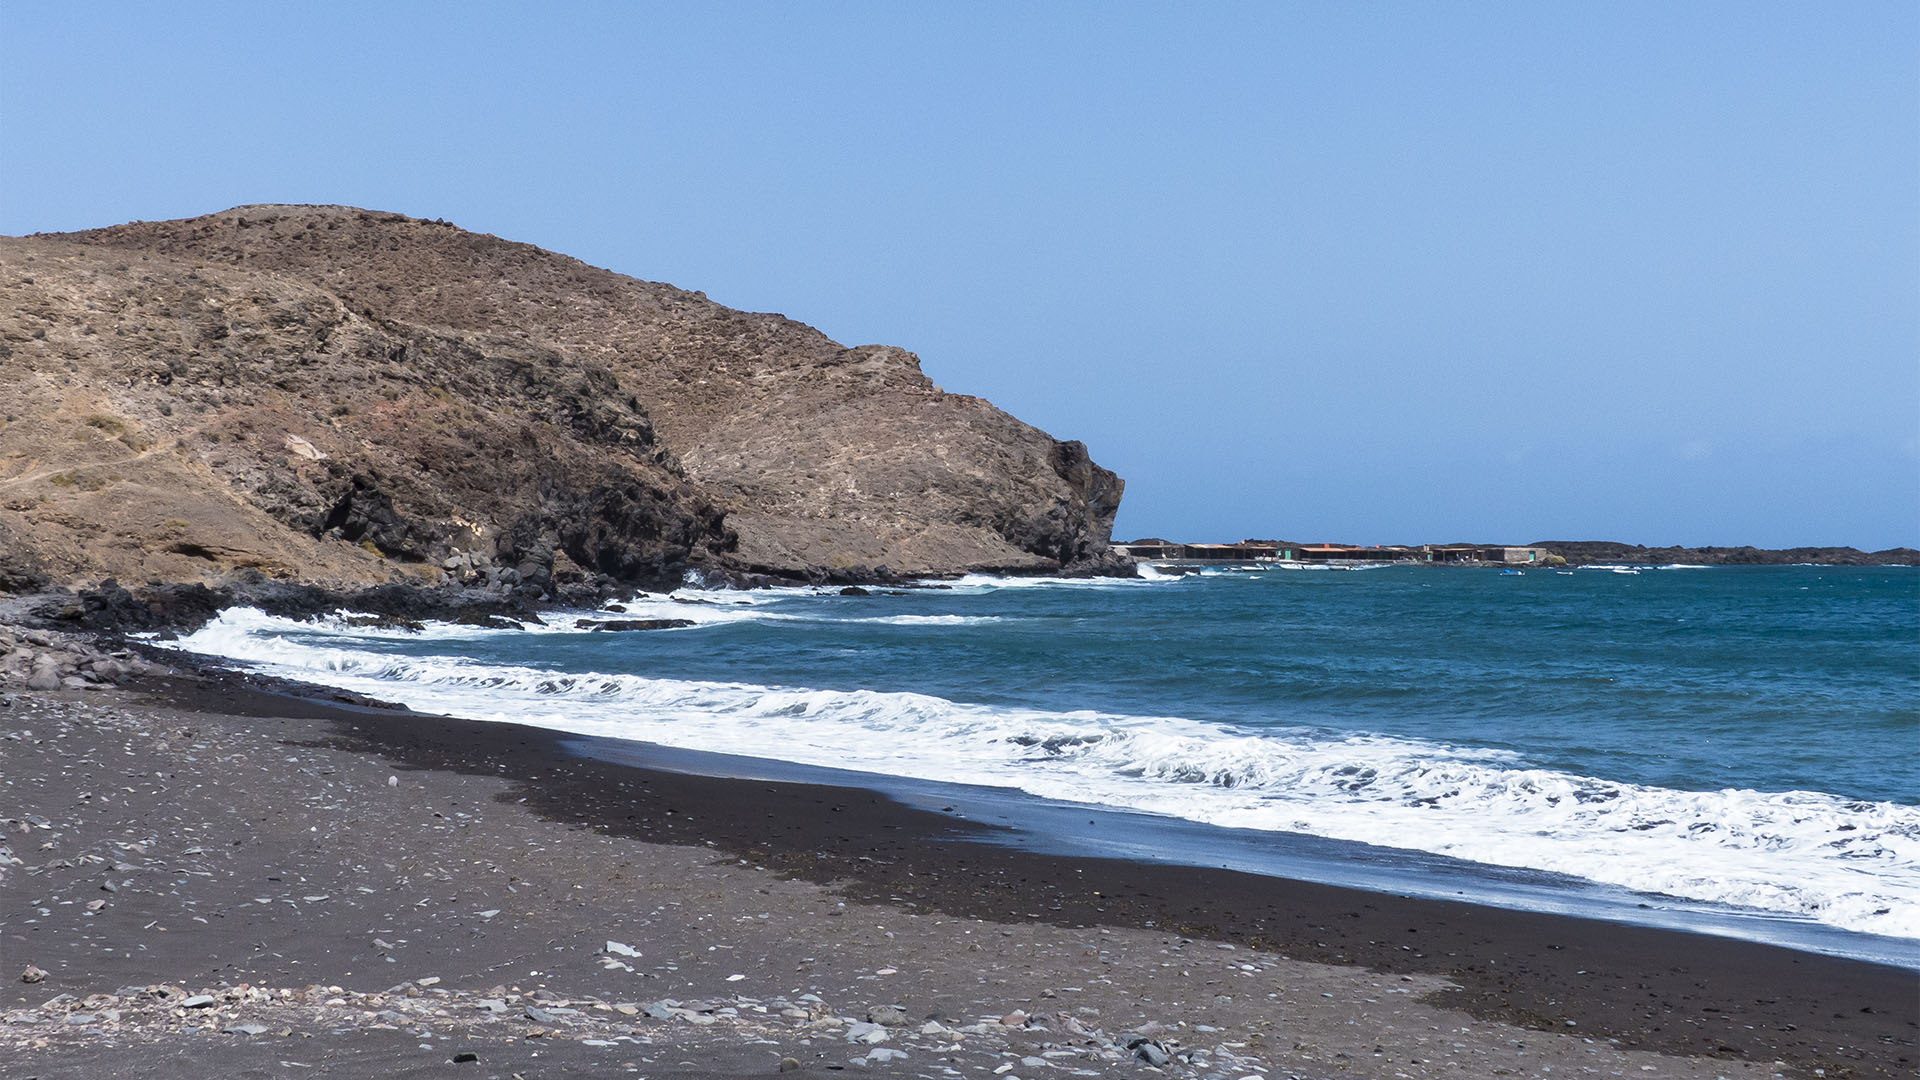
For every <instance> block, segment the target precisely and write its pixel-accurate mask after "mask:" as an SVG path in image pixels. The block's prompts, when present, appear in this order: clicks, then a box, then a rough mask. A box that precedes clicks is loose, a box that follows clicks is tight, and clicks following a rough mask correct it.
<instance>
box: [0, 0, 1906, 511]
mask: <svg viewBox="0 0 1920 1080" xmlns="http://www.w3.org/2000/svg"><path fill="white" fill-rule="evenodd" d="M710 6H711V7H712V8H713V9H714V10H710V11H705V10H700V9H702V8H707V7H710ZM0 49H3V50H4V55H5V57H6V59H5V60H4V62H0V232H4V233H10V234H17V233H24V232H32V231H40V230H58V229H71V228H80V227H87V226H94V225H103V224H109V223H113V222H119V221H125V220H130V219H134V218H145V219H158V218H168V217H181V216H188V215H193V214H199V213H205V212H210V211H214V210H219V209H223V208H225V207H227V206H230V205H234V204H238V203H246V202H329V203H334V202H337V203H349V204H354V205H359V206H367V207H375V208H380V209H385V210H397V211H401V212H404V213H408V214H413V215H418V216H423V217H445V218H449V219H451V220H452V221H454V222H455V223H456V224H459V225H462V226H464V227H467V228H470V229H476V230H480V231H484V232H491V233H497V234H499V235H501V236H505V237H509V238H512V239H516V240H524V241H528V242H531V243H535V244H539V245H541V246H543V247H547V248H552V249H554V250H557V251H561V252H565V253H567V254H571V255H576V256H579V257H580V258H583V259H585V260H587V261H588V262H592V263H595V264H598V265H601V266H606V267H611V268H613V269H616V270H619V271H622V272H625V273H630V274H634V275H636V276H639V277H643V278H649V279H654V280H662V281H669V282H672V283H674V284H676V285H679V286H682V287H685V288H690V289H701V290H704V291H705V292H707V294H708V295H710V296H712V297H713V298H714V299H716V300H719V301H721V302H723V303H727V304H731V305H733V306H735V307H741V308H747V309H751V310H759V311H780V312H784V313H786V314H788V315H791V316H793V317H794V318H797V319H800V320H802V321H805V322H809V323H812V324H814V325H816V326H818V327H820V328H821V329H823V330H824V331H826V332H827V333H828V334H830V335H831V336H833V337H834V338H836V339H838V340H840V341H843V342H846V343H848V344H860V343H867V342H884V343H888V344H895V345H901V346H905V347H907V348H910V349H913V350H915V351H916V352H918V353H919V354H920V356H921V357H922V359H923V361H924V365H925V368H926V370H927V372H928V374H930V375H931V376H932V377H933V378H934V380H935V381H936V382H939V383H941V384H942V385H944V386H946V387H947V388H948V389H949V390H954V391H960V392H967V393H974V394H980V395H982V396H985V397H988V398H990V399H992V400H993V401H994V402H996V403H998V404H999V405H1001V406H1003V407H1005V408H1007V409H1008V410H1010V411H1012V412H1013V413H1015V414H1016V415H1018V416H1020V417H1022V418H1024V419H1026V420H1029V421H1031V422H1033V423H1035V424H1038V425H1040V426H1041V427H1043V428H1045V429H1047V430H1048V431H1050V432H1052V433H1053V434H1055V435H1057V436H1059V437H1062V438H1078V439H1082V440H1085V441H1086V442H1087V444H1088V445H1089V446H1090V447H1091V449H1092V451H1093V454H1094V457H1095V459H1096V460H1098V461H1100V462H1101V463H1102V464H1105V465H1107V466H1109V467H1111V468H1113V469H1115V470H1117V471H1118V472H1120V473H1121V474H1122V475H1123V476H1125V477H1126V478H1127V482H1128V488H1127V498H1126V503H1125V505H1124V506H1123V508H1122V510H1121V515H1120V521H1119V526H1118V530H1117V531H1118V533H1120V534H1121V535H1123V536H1132V535H1141V534H1150V533H1157V534H1164V535H1172V536H1177V537H1184V538H1193V539H1229V538H1239V537H1245V536H1277V537H1286V538H1291V539H1300V540H1321V539H1331V540H1346V541H1353V542H1360V543H1390V542H1399V541H1429V540H1431V541H1440V540H1454V539H1474V540H1489V541H1492V540H1504V541H1526V540H1536V539H1550V538H1552V539H1573V538H1610V539H1621V540H1629V541H1639V542H1646V543H1685V544H1733V543H1756V544H1762V545H1767V546H1786V545H1795V544H1854V545H1858V546H1862V547H1869V548H1876V547H1885V546H1889V545H1896V544H1903V545H1915V544H1920V7H1916V6H1915V5H1914V4H1912V3H1910V2H1904V0H1902V2H1892V3H1848V4H1839V5H1826V4H1805V3H1794V4H1769V3H1753V2H1747V0H1742V2H1739V3H1686V4H1672V3H1664V2H1663V3H1648V4H1635V3H1619V4H1572V3H1545V4H1541V3H1522V4H1511V5H1500V4H1471V5H1469V4H1446V5H1438V4H1424V3H1402V4H1390V3H1382V4H1343V3H1342V4H1337V3H1319V4H1286V3H1277V2H1276V3H1257V4H1226V3H1215V4H1182V5H1173V4H1158V3H1155V4H1147V3H1137V4H1127V3H1093V4H1067V3H1050V4H1027V3H1003V4H991V3H967V4H948V5H943V6H935V5H930V4H908V3H875V4H858V5H837V4H790V3H776V4H764V5H761V4H731V5H729V4H720V5H700V4H687V3H675V4H662V5H642V4H624V3H604V4H551V5H549V4H516V5H506V4H498V5H492V4H484V3H461V4H446V5H427V4H405V3H395V4H391V5H390V4H387V3H380V4H360V3H348V2H338V0H336V2H331V3H324V4H319V3H316V4H304V5H303V4H291V3H289V4H252V3H246V4H242V3H235V4H227V5H214V4H198V5H196V4H185V3H183V4H165V5H159V4H144V3H142V4H119V5H115V4H77V3H72V2H70V0H65V2H60V3H42V2H37V0H6V3H5V4H4V5H0Z"/></svg>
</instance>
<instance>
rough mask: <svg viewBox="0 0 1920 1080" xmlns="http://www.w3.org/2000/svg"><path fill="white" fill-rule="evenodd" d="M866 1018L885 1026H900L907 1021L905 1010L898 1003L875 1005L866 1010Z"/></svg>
mask: <svg viewBox="0 0 1920 1080" xmlns="http://www.w3.org/2000/svg"><path fill="white" fill-rule="evenodd" d="M867 1019H868V1020H870V1021H872V1022H873V1023H876V1024H881V1025H883V1026H885V1027H900V1026H901V1025H903V1024H906V1023H909V1019H908V1017H907V1012H906V1010H905V1009H902V1008H901V1007H900V1006H898V1005H875V1006H874V1007H873V1008H871V1009H868V1010H867Z"/></svg>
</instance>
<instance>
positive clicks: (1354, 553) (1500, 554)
mask: <svg viewBox="0 0 1920 1080" xmlns="http://www.w3.org/2000/svg"><path fill="white" fill-rule="evenodd" d="M1114 550H1115V551H1118V552H1119V553H1121V554H1122V555H1126V556H1128V557H1129V558H1132V559H1136V560H1138V561H1140V562H1144V563H1147V564H1149V565H1153V566H1163V567H1168V566H1170V567H1178V566H1185V565H1201V566H1221V565H1228V564H1231V565H1258V566H1266V565H1282V566H1284V565H1293V566H1304V565H1319V566H1342V567H1344V566H1370V565H1378V564H1381V563H1419V564H1446V565H1453V566H1514V565H1528V564H1544V565H1561V566H1564V565H1566V561H1567V560H1566V559H1565V558H1563V557H1561V556H1559V555H1556V554H1554V553H1552V552H1550V551H1548V550H1547V549H1546V548H1541V547H1512V546H1506V545H1499V544H1422V545H1420V546H1418V547H1413V546H1407V545H1401V544H1387V545H1380V546H1375V547H1362V546H1359V545H1354V544H1293V543H1287V542H1284V541H1280V540H1242V541H1241V542H1239V543H1237V544H1180V543H1175V542H1173V541H1171V540H1157V539H1149V540H1134V541H1132V542H1130V543H1125V544H1115V545H1114Z"/></svg>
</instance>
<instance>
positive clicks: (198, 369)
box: [0, 206, 1121, 588]
mask: <svg viewBox="0 0 1920 1080" xmlns="http://www.w3.org/2000/svg"><path fill="white" fill-rule="evenodd" d="M0 372H3V373H4V376H5V377H4V379H0V415H3V416H4V418H5V422H4V426H0V537H4V538H5V543H6V545H7V548H8V551H7V555H8V558H9V559H10V560H11V561H12V562H13V563H14V564H19V563H22V562H23V561H24V562H27V563H31V564H32V565H33V566H36V567H38V568H39V569H41V570H43V571H44V572H46V573H48V574H50V575H52V576H53V577H54V578H56V579H67V580H85V579H91V578H99V577H104V576H119V577H122V578H129V579H133V580H148V579H161V580H169V581H193V580H211V579H213V578H217V577H219V576H220V575H222V574H226V573H229V572H231V571H233V570H235V569H242V568H251V569H255V570H259V571H261V572H262V573H265V574H267V575H269V576H272V577H279V578H286V579H289V580H311V581H316V582H327V583H356V582H360V583H364V582H373V581H382V580H394V579H407V578H419V579H428V580H431V579H436V578H438V577H439V576H440V575H441V573H442V572H443V571H444V572H450V573H451V574H453V575H454V576H456V577H461V578H465V579H468V580H471V579H473V578H475V577H477V576H483V575H484V576H487V577H489V579H491V580H500V579H502V577H503V576H504V577H505V578H507V579H508V581H509V584H512V583H514V582H519V583H523V584H525V585H526V586H528V587H530V588H543V587H545V586H546V585H548V584H549V583H550V582H553V581H555V580H569V581H578V580H582V579H590V578H592V577H593V576H594V575H602V576H603V579H606V580H613V581H618V582H622V583H635V584H640V583H657V582H658V581H660V580H664V579H667V578H671V577H673V576H676V575H678V574H679V573H680V572H682V571H683V570H684V569H686V568H693V569H710V570H715V571H730V572H740V571H751V572H759V573H768V574H774V575H779V576H783V577H788V578H811V579H815V580H819V579H825V578H830V577H831V578H841V579H847V580H853V579H858V578H861V577H865V576H869V575H871V574H873V573H874V572H876V571H878V570H881V568H884V572H886V573H891V574H896V575H908V574H933V573H952V572H960V571H965V570H974V569H992V570H1013V571H1044V570H1057V569H1062V568H1067V569H1090V568H1091V569H1098V568H1101V567H1103V566H1109V565H1112V557H1111V556H1110V555H1109V554H1108V549H1107V541H1108V539H1109V530H1110V529H1111V525H1112V521H1113V515H1114V512H1115V510H1116V509H1117V508H1118V505H1119V499H1120V494H1121V482H1120V480H1119V479H1118V478H1117V477H1115V476H1114V475H1113V474H1112V473H1111V472H1108V471H1107V470H1104V469H1101V468H1100V467H1099V466H1097V465H1095V464H1093V462H1092V461H1091V460H1090V459H1089V458H1088V456H1087V453H1086V450H1085V448H1084V447H1083V446H1081V445H1080V444H1079V443H1071V442H1058V441H1056V440H1054V439H1052V438H1051V437H1049V436H1047V435H1046V434H1045V433H1043V432H1041V431H1039V430H1037V429H1035V428H1033V427H1031V426H1029V425H1026V424H1023V423H1021V422H1020V421H1018V420H1016V419H1014V418H1013V417H1010V416H1008V415H1007V414H1005V413H1003V412H1001V411H999V410H998V409H995V408H994V407H993V406H992V405H990V404H989V403H987V402H985V401H983V400H981V399H978V398H973V397H967V396H964V395H957V394H947V393H944V392H942V391H940V390H939V389H937V388H935V387H933V386H932V385H931V384H930V383H929V381H928V380H927V379H926V377H925V376H924V375H922V374H921V372H920V368H919V361H918V359H917V358H916V357H914V356H913V354H911V353H908V352H905V351H903V350H900V349H893V348H887V347H882V346H861V347H857V348H846V347H843V346H841V345H839V344H837V343H835V342H833V341H831V340H829V339H827V338H826V337H825V336H824V335H822V334H820V333H819V332H818V331H816V330H813V329H812V328H810V327H807V326H804V325H802V324H800V323H796V322H793V321H791V320H789V319H786V318H784V317H782V316H779V315H763V314H750V313H745V312H739V311H734V310H732V309H729V308H726V307H722V306H721V305H718V304H715V303H712V302H711V301H708V300H707V299H706V298H705V297H704V296H702V295H700V294H698V293H688V292H684V291H681V290H678V289H675V288H672V287H671V286H667V285H660V284H655V283H650V282H643V281H638V280H635V279H633V278H629V277H624V276H622V275H618V274H613V273H610V272H608V271H604V270H598V269H595V268H593V267H589V266H586V265H585V264H583V263H580V262H578V261H576V260H573V259H569V258H566V257H564V256H559V255H555V254H553V253H551V252H546V251H542V250H540V249H537V248H533V247H529V246H526V245H522V244H513V243H509V242H506V241H502V240H499V239H497V238H494V237H490V236H482V235H477V234H473V233H468V232H465V231H462V230H460V229H457V228H454V227H452V226H450V225H447V224H444V223H436V222H427V221H418V220H414V219H409V218H405V217H401V216H399V215H393V214H378V213H371V212H367V211H360V210H354V209H350V208H342V207H278V206H272V207H270V206H256V207H243V208H238V209H235V210H230V211H227V212H225V213H221V214H215V215H211V216H208V217H204V218H194V219H190V220H185V221H172V222H157V223H136V224H132V225H123V226H117V227H114V228H109V229H100V230H94V231H90V232H85V233H73V234H62V235H57V236H42V237H32V238H20V239H11V238H10V239H3V240H0Z"/></svg>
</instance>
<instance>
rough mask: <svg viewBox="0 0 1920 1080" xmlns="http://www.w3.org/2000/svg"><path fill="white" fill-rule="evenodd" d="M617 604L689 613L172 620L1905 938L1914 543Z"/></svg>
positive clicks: (302, 656)
mask: <svg viewBox="0 0 1920 1080" xmlns="http://www.w3.org/2000/svg"><path fill="white" fill-rule="evenodd" d="M627 606H628V609H629V610H628V611H627V612H626V613H625V617H640V618H656V617H679V618H690V619H693V620H695V625H694V626H692V627H689V628H686V629H679V630H667V631H651V632H624V633H620V632H614V633H608V632H591V631H585V630H581V629H578V628H576V627H575V626H574V622H575V619H576V618H606V617H609V615H608V613H604V612H603V613H598V614H595V613H586V612H582V613H578V615H577V616H574V617H561V618H557V619H553V620H550V625H548V626H546V627H536V628H531V629H530V630H528V631H526V632H514V631H492V630H480V629H475V628H471V627H452V626H436V627H431V628H429V630H428V631H427V632H425V633H420V634H407V633H402V632H397V631H380V630H367V629H354V628H351V627H349V626H348V625H346V624H345V623H344V622H326V623H320V624H311V623H309V624H298V623H291V622H287V621H284V620H277V619H271V618H268V617H266V616H263V615H260V614H258V613H257V612H229V613H228V614H227V615H225V616H223V617H222V618H221V619H220V620H219V621H217V622H215V623H214V624H212V625H210V626H209V627H208V628H207V629H205V630H203V631H201V632H200V633H199V634H197V635H195V636H194V637H193V638H190V639H188V640H187V641H186V642H184V643H183V644H184V646H185V647H188V648H192V649H197V650H200V651H204V652H209V653H214V654H217V655H223V656H228V657H231V658H235V659H239V660H243V661H247V662H250V663H254V664H257V665H260V666H262V667H264V668H267V669H269V670H272V671H274V672H275V673H278V674H283V675H288V676H292V677H298V678H304V679H307V680H310V681H316V682H324V683H332V684H337V685H342V686H348V687H351V688H353V689H356V690H361V691H363V692H366V693H370V694H374V695H377V696H383V697H386V698H389V699H394V700H400V701H403V702H405V703H407V704H409V705H413V706H414V707H416V708H420V709H431V710H435V711H440V712H447V713H452V714H456V715H466V716H472V717H476V718H481V719H500V720H513V721H517V722H522V723H535V724H542V725H546V726H551V727H555V728H560V729H564V730H568V731H574V732H579V733H582V734H590V735H599V736H607V737H610V738H615V739H632V740H640V741H644V742H650V743H658V744H665V745H670V746H680V747H685V748H691V749H699V750H709V751H719V752H724V753H731V754H740V755H747V756H752V757H761V758H771V759H776V760H782V761H790V762H796V763H800V764H805V765H814V766H826V767H833V768H839V769H849V770H854V771H856V772H863V773H870V774H878V775H881V776H888V777H909V778H915V779H919V780H924V781H941V782H953V783H961V784H974V785H992V786H999V787H1010V788H1014V789H1018V790H1020V791H1023V792H1027V793H1030V794H1031V795H1033V796H1037V797H1040V798H1044V799H1049V800H1056V801H1062V800H1064V801H1067V802H1070V803H1079V804H1092V805H1100V806H1107V807H1115V808H1122V809H1128V810H1135V811H1141V812H1145V813H1150V814H1156V815H1165V816H1167V817H1169V818H1172V819H1182V820H1185V821H1189V822H1195V823H1200V824H1202V825H1205V826H1213V827H1226V828H1231V829H1238V830H1256V831H1259V832H1263V833H1275V834H1280V833H1285V834H1300V835H1306V836H1314V837H1325V838H1330V839H1332V840H1336V841H1346V842H1351V843H1354V844H1365V845H1375V846H1378V847H1384V848H1400V849H1411V850H1415V851H1420V852H1426V853H1431V854H1433V855H1437V856H1443V857H1446V858H1449V859H1458V860H1466V861H1468V862H1469V863H1472V864H1485V865H1489V866H1499V867H1516V868H1525V869H1528V870H1535V871H1544V872H1549V873H1551V874H1556V875H1568V876H1570V877H1571V878H1574V879H1580V880H1584V881H1590V882H1596V883H1601V884H1604V885H1607V886H1614V887H1619V888H1621V889H1628V890H1637V891H1640V892H1642V893H1646V894H1650V895H1658V896H1662V897H1670V898H1679V899H1682V900H1687V901H1693V902H1698V903H1701V904H1705V905H1716V906H1721V907H1730V908H1733V909H1738V910H1747V911H1753V912H1757V913H1767V914H1771V915H1777V916H1781V917H1785V918H1791V919H1800V920H1807V921H1810V922H1812V923H1818V924H1825V925H1827V926H1831V927H1837V928H1843V929H1846V930H1852V931H1860V932H1865V933H1869V934H1879V935H1890V936H1893V937H1898V938H1908V939H1920V571H1916V570H1914V569H1911V568H1899V567H1889V568H1832V567H1764V568H1761V567H1756V568H1729V567H1716V568H1699V567H1670V568H1655V567H1645V568H1637V569H1636V570H1635V572H1625V571H1624V570H1622V571H1613V570H1608V569H1581V570H1577V571H1570V572H1555V571H1553V570H1551V569H1547V568H1534V569H1529V570H1528V571H1527V572H1525V573H1524V574H1502V573H1500V572H1498V571H1495V570H1486V569H1468V568H1454V567H1448V568H1439V567H1386V568H1379V569H1369V570H1360V571H1351V572H1341V571H1331V570H1318V569H1315V570H1308V569H1300V570H1292V569H1279V568H1274V569H1267V570H1263V571H1259V572H1250V573H1249V572H1209V573H1206V574H1202V575H1192V576H1186V577H1178V578H1173V577H1155V578H1148V579H1140V580H1130V581H1094V582H1086V581H1060V580H1048V579H995V578H967V579H962V580H961V581H958V582H954V583H949V584H948V587H943V588H925V589H909V590H898V591H891V590H875V591H874V594H873V595H866V596H857V595H856V596H849V595H841V594H840V593H839V591H837V590H832V589H791V590H768V591H758V592H738V591H727V590H711V591H710V590H701V589H697V588H689V589H683V590H680V591H678V592H676V593H675V594H673V595H671V596H653V597H643V598H640V599H639V600H636V601H635V602H634V603H632V604H630V605H627Z"/></svg>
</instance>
